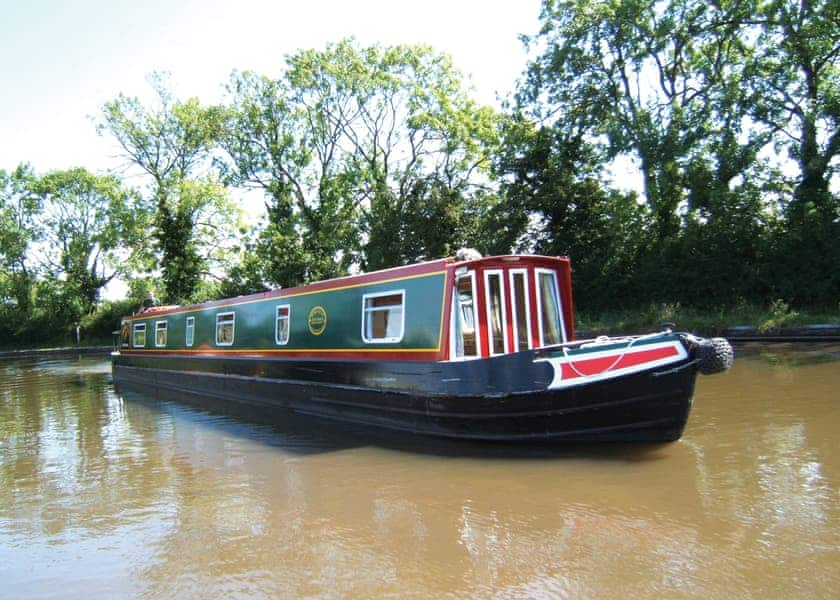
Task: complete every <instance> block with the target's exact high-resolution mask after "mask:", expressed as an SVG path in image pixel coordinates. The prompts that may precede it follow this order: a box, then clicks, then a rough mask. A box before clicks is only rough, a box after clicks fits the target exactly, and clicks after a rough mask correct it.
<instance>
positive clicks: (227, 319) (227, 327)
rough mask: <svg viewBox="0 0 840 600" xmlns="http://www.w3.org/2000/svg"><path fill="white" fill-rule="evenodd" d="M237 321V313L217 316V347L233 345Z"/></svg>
mask: <svg viewBox="0 0 840 600" xmlns="http://www.w3.org/2000/svg"><path fill="white" fill-rule="evenodd" d="M235 320H236V313H232V312H227V313H219V314H217V315H216V345H217V346H232V345H233V326H234V322H235Z"/></svg>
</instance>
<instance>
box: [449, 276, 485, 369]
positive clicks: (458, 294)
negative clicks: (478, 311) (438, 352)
mask: <svg viewBox="0 0 840 600" xmlns="http://www.w3.org/2000/svg"><path fill="white" fill-rule="evenodd" d="M452 310H453V313H454V314H453V319H452V327H453V332H452V337H453V340H454V344H455V348H454V353H453V354H454V357H455V358H472V357H476V356H478V351H479V346H478V331H477V330H476V328H475V322H476V317H475V273H473V272H470V273H467V274H465V275H461V276H460V277H458V280H457V282H456V284H455V300H454V302H453V306H452Z"/></svg>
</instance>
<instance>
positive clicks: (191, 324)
mask: <svg viewBox="0 0 840 600" xmlns="http://www.w3.org/2000/svg"><path fill="white" fill-rule="evenodd" d="M193 344H195V317H187V321H186V323H185V324H184V345H185V346H186V347H187V348H192V346H193Z"/></svg>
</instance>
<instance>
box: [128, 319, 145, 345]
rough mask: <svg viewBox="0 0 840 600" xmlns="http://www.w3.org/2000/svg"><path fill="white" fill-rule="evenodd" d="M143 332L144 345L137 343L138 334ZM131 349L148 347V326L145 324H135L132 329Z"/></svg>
mask: <svg viewBox="0 0 840 600" xmlns="http://www.w3.org/2000/svg"><path fill="white" fill-rule="evenodd" d="M141 331H142V332H143V343H142V344H138V343H137V334H138V333H140V332H141ZM131 347H132V348H145V347H146V324H145V323H135V324H134V326H133V327H132V328H131Z"/></svg>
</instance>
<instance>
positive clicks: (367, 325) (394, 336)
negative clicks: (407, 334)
mask: <svg viewBox="0 0 840 600" xmlns="http://www.w3.org/2000/svg"><path fill="white" fill-rule="evenodd" d="M404 305H405V292H404V291H402V290H400V291H399V292H384V293H380V294H365V295H364V296H363V301H362V307H363V308H362V311H363V315H362V339H363V340H364V341H365V342H366V343H369V344H372V343H395V342H399V341H401V340H402V338H403V330H404V326H405V310H404Z"/></svg>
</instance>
